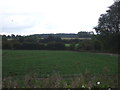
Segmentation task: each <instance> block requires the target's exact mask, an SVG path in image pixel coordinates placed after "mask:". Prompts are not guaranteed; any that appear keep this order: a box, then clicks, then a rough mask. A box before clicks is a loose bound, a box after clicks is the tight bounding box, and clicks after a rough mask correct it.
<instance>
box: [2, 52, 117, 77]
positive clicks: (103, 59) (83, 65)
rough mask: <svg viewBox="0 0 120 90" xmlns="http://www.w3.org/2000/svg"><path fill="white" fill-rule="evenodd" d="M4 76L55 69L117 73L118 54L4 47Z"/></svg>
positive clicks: (71, 71)
mask: <svg viewBox="0 0 120 90" xmlns="http://www.w3.org/2000/svg"><path fill="white" fill-rule="evenodd" d="M2 56H3V57H2V58H3V61H2V69H3V77H8V76H21V75H26V74H28V73H29V74H32V73H37V74H39V75H41V76H45V75H48V74H51V73H54V72H57V73H59V74H61V75H72V74H80V73H84V72H85V71H89V72H91V73H102V72H103V71H104V70H108V72H109V73H117V71H118V59H117V57H116V56H111V55H104V54H95V53H86V52H72V51H38V50H3V54H2Z"/></svg>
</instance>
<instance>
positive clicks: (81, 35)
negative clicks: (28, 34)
mask: <svg viewBox="0 0 120 90" xmlns="http://www.w3.org/2000/svg"><path fill="white" fill-rule="evenodd" d="M34 35H35V36H40V37H41V38H47V37H48V36H53V37H60V38H91V36H92V35H93V33H91V32H79V33H78V34H75V33H58V34H34Z"/></svg>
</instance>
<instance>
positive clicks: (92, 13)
mask: <svg viewBox="0 0 120 90" xmlns="http://www.w3.org/2000/svg"><path fill="white" fill-rule="evenodd" d="M113 3H114V1H113V0H1V2H0V33H1V34H21V35H29V34H40V33H77V32H79V31H93V27H94V26H96V25H97V23H98V18H99V16H100V14H103V13H105V11H106V10H107V9H108V7H109V6H111V5H112V4H113Z"/></svg>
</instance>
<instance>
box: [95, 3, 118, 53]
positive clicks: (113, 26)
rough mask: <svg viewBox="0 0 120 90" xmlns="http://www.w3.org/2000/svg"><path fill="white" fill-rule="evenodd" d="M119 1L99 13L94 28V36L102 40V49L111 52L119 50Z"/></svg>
mask: <svg viewBox="0 0 120 90" xmlns="http://www.w3.org/2000/svg"><path fill="white" fill-rule="evenodd" d="M119 11H120V1H119V2H115V3H114V4H113V5H111V6H110V7H109V10H107V11H106V13H105V14H101V16H100V18H99V21H98V25H97V26H96V27H95V28H94V29H95V30H96V33H97V36H96V38H97V39H98V40H99V41H101V42H102V44H103V46H104V49H106V50H108V51H112V52H118V51H120V48H119V46H120V43H119V40H120V12H119Z"/></svg>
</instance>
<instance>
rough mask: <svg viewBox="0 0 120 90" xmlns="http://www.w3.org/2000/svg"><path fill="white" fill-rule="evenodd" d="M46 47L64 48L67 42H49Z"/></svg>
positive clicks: (52, 48) (49, 48) (53, 48)
mask: <svg viewBox="0 0 120 90" xmlns="http://www.w3.org/2000/svg"><path fill="white" fill-rule="evenodd" d="M46 49H48V50H64V49H65V44H63V43H60V42H51V43H47V46H46Z"/></svg>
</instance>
